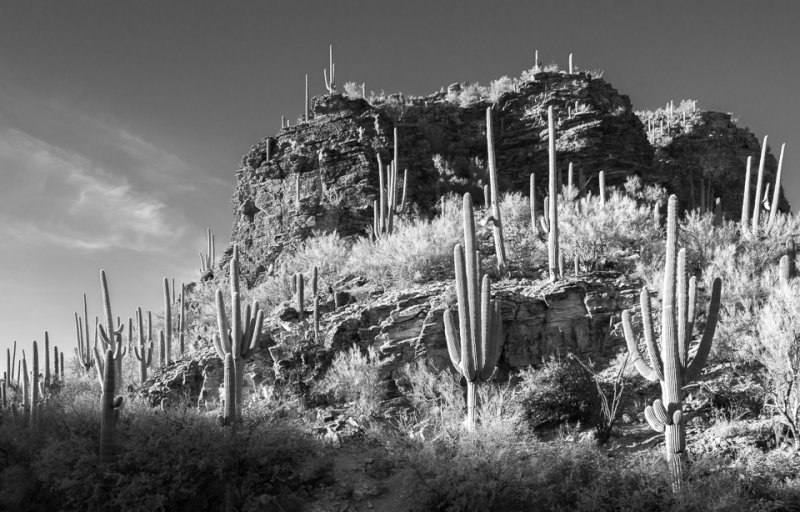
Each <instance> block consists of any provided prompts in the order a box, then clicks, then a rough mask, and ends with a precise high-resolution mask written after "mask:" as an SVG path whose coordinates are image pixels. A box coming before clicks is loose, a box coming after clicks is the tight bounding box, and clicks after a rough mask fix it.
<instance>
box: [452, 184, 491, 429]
mask: <svg viewBox="0 0 800 512" xmlns="http://www.w3.org/2000/svg"><path fill="white" fill-rule="evenodd" d="M463 214H464V247H462V246H461V245H460V244H457V245H456V246H455V248H454V250H453V260H454V263H455V271H456V291H457V294H458V330H456V326H455V323H454V322H453V316H452V314H451V312H450V310H449V309H447V310H445V312H444V329H445V337H446V338H447V351H448V353H449V354H450V362H451V363H453V366H454V367H455V368H456V369H457V370H458V371H459V373H461V375H463V376H464V378H465V379H466V381H467V428H469V429H470V430H472V429H474V428H475V402H476V400H475V399H476V395H475V386H476V385H477V384H478V383H480V382H486V381H488V380H489V379H491V378H492V375H493V374H494V369H495V366H496V365H497V360H498V358H499V357H500V348H501V342H500V338H501V334H500V331H501V317H500V306H499V304H498V303H497V301H494V300H490V298H491V290H490V283H489V276H486V275H484V276H483V279H481V269H480V258H479V254H478V244H477V239H476V237H475V221H474V218H473V215H472V197H471V196H470V195H469V194H464V209H463Z"/></svg>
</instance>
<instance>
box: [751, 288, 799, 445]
mask: <svg viewBox="0 0 800 512" xmlns="http://www.w3.org/2000/svg"><path fill="white" fill-rule="evenodd" d="M798 293H800V283H798V282H797V281H796V280H794V281H793V282H791V283H790V284H788V285H780V286H778V287H776V289H775V290H774V291H773V292H772V294H771V296H770V298H769V300H768V301H767V302H766V304H764V307H763V308H762V309H761V312H760V314H759V318H758V335H757V336H753V337H752V338H749V340H748V341H749V342H750V343H751V350H752V351H753V353H754V354H755V357H756V358H757V359H758V361H759V362H760V363H761V364H763V365H764V367H765V368H766V370H767V376H768V393H769V397H770V398H769V400H768V402H767V405H768V406H769V407H770V408H771V409H772V410H773V418H774V419H775V420H776V421H777V422H778V423H779V424H781V425H782V427H780V428H781V430H784V429H785V430H788V432H789V434H791V437H792V438H793V440H794V448H795V450H800V390H798V386H800V301H798V300H797V297H798Z"/></svg>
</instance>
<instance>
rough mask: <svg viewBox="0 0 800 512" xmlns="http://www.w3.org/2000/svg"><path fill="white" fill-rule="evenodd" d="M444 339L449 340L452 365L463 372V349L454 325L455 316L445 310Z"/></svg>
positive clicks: (448, 345)
mask: <svg viewBox="0 0 800 512" xmlns="http://www.w3.org/2000/svg"><path fill="white" fill-rule="evenodd" d="M443 318H444V337H445V339H446V340H447V354H448V355H449V356H450V363H451V364H452V365H453V367H455V368H456V369H457V370H458V371H459V372H461V349H460V340H459V339H458V338H456V327H455V325H454V324H453V315H452V314H451V313H450V310H449V309H445V310H444V316H443Z"/></svg>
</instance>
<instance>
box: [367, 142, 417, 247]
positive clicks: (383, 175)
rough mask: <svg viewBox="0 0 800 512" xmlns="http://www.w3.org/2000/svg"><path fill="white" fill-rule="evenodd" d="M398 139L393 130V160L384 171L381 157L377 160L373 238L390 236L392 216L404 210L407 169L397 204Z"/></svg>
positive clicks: (373, 207) (392, 222)
mask: <svg viewBox="0 0 800 512" xmlns="http://www.w3.org/2000/svg"><path fill="white" fill-rule="evenodd" d="M399 158H400V155H399V139H398V136H397V128H395V129H394V160H392V161H391V162H390V163H389V165H388V167H387V168H386V170H385V171H384V166H383V160H382V159H381V155H380V154H378V155H377V160H378V199H376V200H375V201H373V202H372V209H373V223H372V233H373V235H374V236H375V238H376V239H377V238H380V237H381V236H383V235H391V234H392V232H393V230H394V216H395V215H397V214H400V213H403V212H404V211H405V208H406V193H407V191H408V169H406V170H405V172H404V173H403V194H402V196H401V199H400V205H399V206H398V204H397V169H398V167H399V165H398V162H399Z"/></svg>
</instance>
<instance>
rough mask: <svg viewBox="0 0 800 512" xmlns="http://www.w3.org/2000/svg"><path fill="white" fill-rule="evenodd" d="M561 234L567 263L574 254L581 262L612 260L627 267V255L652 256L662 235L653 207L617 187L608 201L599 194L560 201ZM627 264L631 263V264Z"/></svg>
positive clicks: (592, 263) (594, 265) (602, 263)
mask: <svg viewBox="0 0 800 512" xmlns="http://www.w3.org/2000/svg"><path fill="white" fill-rule="evenodd" d="M558 215H559V219H558V223H559V224H558V227H559V236H560V244H561V250H562V251H564V253H565V254H564V256H565V258H564V259H565V263H566V262H568V261H570V260H571V259H572V258H573V257H574V256H575V255H577V256H578V259H579V260H580V262H581V264H583V265H585V266H587V267H590V268H602V267H604V266H606V265H607V264H609V263H610V262H615V264H616V265H618V266H621V267H622V268H626V265H625V264H624V260H625V259H630V258H634V259H638V258H644V259H651V258H652V254H654V253H655V252H657V250H658V249H659V246H658V245H657V244H654V240H659V239H660V238H661V234H660V230H659V229H658V228H656V227H655V224H654V222H653V210H652V208H650V207H648V206H640V205H638V204H637V202H636V201H635V200H634V199H632V198H630V197H628V196H626V195H624V194H621V193H619V192H617V191H613V192H611V194H610V195H609V196H608V199H607V201H606V204H605V205H601V204H600V198H599V197H598V196H594V195H589V196H585V197H582V198H581V199H579V200H576V201H561V202H559V213H558ZM627 266H630V267H632V266H633V265H632V264H629V265H627Z"/></svg>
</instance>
